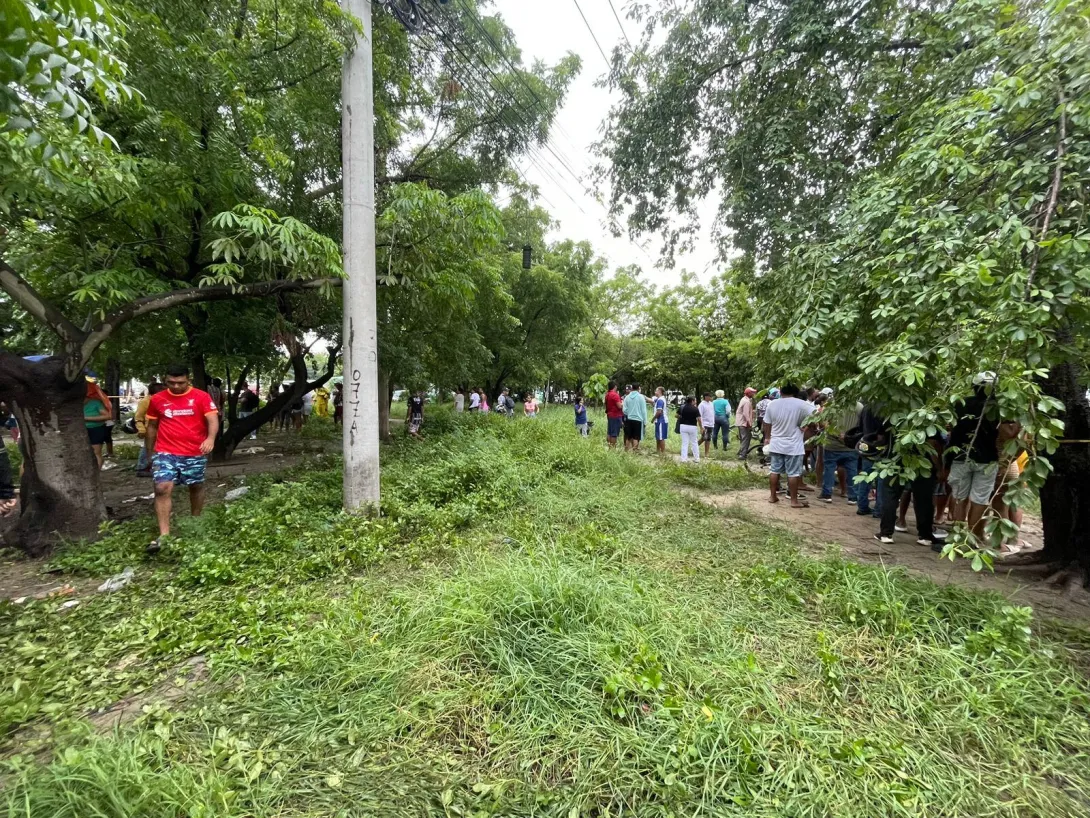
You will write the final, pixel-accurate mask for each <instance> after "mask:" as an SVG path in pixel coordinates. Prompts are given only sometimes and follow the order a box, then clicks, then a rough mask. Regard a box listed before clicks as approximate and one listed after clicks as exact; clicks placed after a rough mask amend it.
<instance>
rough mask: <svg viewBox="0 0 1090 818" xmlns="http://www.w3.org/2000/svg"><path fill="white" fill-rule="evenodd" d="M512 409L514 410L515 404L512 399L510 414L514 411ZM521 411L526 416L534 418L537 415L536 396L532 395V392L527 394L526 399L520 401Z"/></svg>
mask: <svg viewBox="0 0 1090 818" xmlns="http://www.w3.org/2000/svg"><path fill="white" fill-rule="evenodd" d="M514 411H515V404H514V401H512V402H511V412H512V414H513V413H514ZM522 411H523V413H524V414H525V415H526V417H528V418H536V417H537V398H536V397H535V396H534V393H533V392H531V393H530V394H529V395H527V396H526V400H524V401H523V402H522Z"/></svg>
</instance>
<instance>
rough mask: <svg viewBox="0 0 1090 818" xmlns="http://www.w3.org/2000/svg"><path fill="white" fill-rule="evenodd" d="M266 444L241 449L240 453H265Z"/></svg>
mask: <svg viewBox="0 0 1090 818" xmlns="http://www.w3.org/2000/svg"><path fill="white" fill-rule="evenodd" d="M264 452H265V447H264V446H251V447H250V448H249V449H240V450H239V452H238V453H239V454H264Z"/></svg>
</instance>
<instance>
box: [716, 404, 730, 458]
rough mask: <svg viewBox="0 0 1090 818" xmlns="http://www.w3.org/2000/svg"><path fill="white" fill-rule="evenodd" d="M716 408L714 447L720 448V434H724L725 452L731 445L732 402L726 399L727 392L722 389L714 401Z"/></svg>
mask: <svg viewBox="0 0 1090 818" xmlns="http://www.w3.org/2000/svg"><path fill="white" fill-rule="evenodd" d="M712 406H713V407H714V408H715V432H714V433H713V434H712V445H713V446H714V447H715V448H717V449H718V448H719V433H720V432H722V433H723V451H724V452H725V451H726V450H727V447H728V446H729V445H730V416H731V406H730V401H729V400H727V398H726V392H724V391H723V390H722V389H717V390H716V391H715V400H713V401H712Z"/></svg>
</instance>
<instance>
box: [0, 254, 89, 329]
mask: <svg viewBox="0 0 1090 818" xmlns="http://www.w3.org/2000/svg"><path fill="white" fill-rule="evenodd" d="M0 289H2V290H3V291H4V292H6V293H7V294H8V295H9V296H10V297H11V300H12V301H14V302H15V303H16V304H18V305H19V306H20V307H22V308H23V309H24V310H26V311H27V312H28V313H30V314H31V315H32V316H34V317H35V318H37V319H38V320H39V321H41V322H42V323H43V324H45V325H46V326H47V327H49V328H50V329H51V330H53V332H55V333H56V334H57V335H58V336H60V339H61V340H62V341H64V343H65V344H67V345H70V346H77V345H79V344H80V342H82V341H83V340H84V337H85V334H84V333H83V331H81V330H80V328H79V327H77V326H76V325H75V324H73V323H72V322H71V321H69V320H68V318H67V317H66V316H65V315H64V313H62V312H61V311H60V310H59V309H57V308H56V307H55V306H53V305H52V304H50V303H49V302H48V301H46V300H45V298H43V297H42V296H41V294H39V293H38V291H37V290H35V289H34V288H33V287H31V286H30V284H29V283H28V282H27V280H26V279H24V278H23V277H22V276H21V275H19V274H18V273H17V272H16V271H15V270H14V269H12V267H10V266H9V265H8V263H7V262H5V261H4V260H3V259H0Z"/></svg>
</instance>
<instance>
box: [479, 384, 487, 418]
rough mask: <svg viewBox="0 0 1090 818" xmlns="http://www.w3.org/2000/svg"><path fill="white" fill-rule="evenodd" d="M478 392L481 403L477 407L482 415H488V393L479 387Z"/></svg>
mask: <svg viewBox="0 0 1090 818" xmlns="http://www.w3.org/2000/svg"><path fill="white" fill-rule="evenodd" d="M477 394H478V395H479V396H480V403H479V404H478V405H477V408H478V409H479V411H480V413H481V414H482V415H487V414H488V412H489V408H488V395H486V394H485V391H484V390H483V389H478V390H477Z"/></svg>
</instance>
